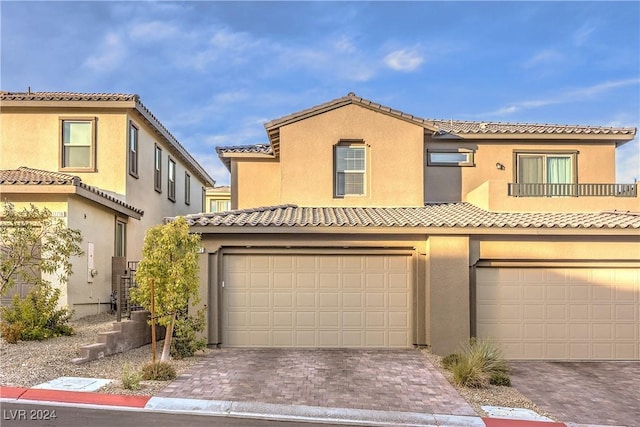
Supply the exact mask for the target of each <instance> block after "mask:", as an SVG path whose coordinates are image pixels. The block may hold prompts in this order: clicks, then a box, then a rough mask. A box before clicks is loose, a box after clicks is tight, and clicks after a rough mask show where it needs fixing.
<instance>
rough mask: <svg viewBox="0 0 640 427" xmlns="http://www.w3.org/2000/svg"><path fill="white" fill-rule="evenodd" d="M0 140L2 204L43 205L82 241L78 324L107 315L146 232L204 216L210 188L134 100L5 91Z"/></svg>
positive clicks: (72, 296) (75, 281)
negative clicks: (170, 219) (171, 219)
mask: <svg viewBox="0 0 640 427" xmlns="http://www.w3.org/2000/svg"><path fill="white" fill-rule="evenodd" d="M0 138H1V141H2V142H1V145H0V197H1V198H2V200H3V201H4V200H8V201H10V202H12V203H14V204H15V205H16V207H18V208H20V207H22V206H25V205H28V204H30V203H33V204H34V205H36V206H38V207H44V206H46V207H47V208H48V209H49V210H51V211H52V212H53V214H54V215H55V216H57V217H59V218H60V219H62V220H63V221H64V222H65V223H66V224H67V226H69V227H71V228H75V229H79V230H80V231H81V232H82V235H83V238H84V241H83V250H84V252H85V255H84V256H83V257H79V258H78V259H74V260H73V263H74V266H73V271H74V274H73V276H72V277H71V279H70V281H69V284H68V286H67V287H66V288H65V289H62V300H61V303H62V304H63V305H68V306H69V307H71V308H72V309H74V310H75V313H76V316H82V315H86V314H92V313H96V312H99V311H105V310H107V309H108V308H109V297H110V294H111V291H112V288H113V287H114V286H115V279H116V277H117V274H122V273H123V271H122V270H123V269H125V268H126V261H138V260H140V258H141V256H142V244H143V240H144V234H145V231H146V230H147V229H148V228H149V227H151V226H154V225H156V224H159V223H161V222H162V220H163V218H165V217H167V216H177V215H186V214H190V213H197V212H204V210H205V209H204V202H205V188H206V187H210V186H213V185H214V180H213V179H212V178H211V177H210V176H209V175H208V173H207V172H206V171H205V170H204V169H203V168H202V166H201V165H200V164H199V163H198V162H197V161H196V160H195V159H194V158H193V157H192V156H191V155H190V154H189V153H188V152H187V150H185V148H184V147H183V146H182V145H181V144H180V143H179V142H178V140H177V139H176V138H175V137H174V136H173V135H172V134H171V133H170V132H169V130H167V129H166V128H165V127H164V125H163V124H162V123H161V122H160V121H159V120H158V119H157V118H156V117H155V116H154V115H153V114H152V113H151V112H150V111H149V109H147V107H146V106H145V105H144V104H143V103H142V102H141V101H140V98H139V97H138V96H137V95H129V94H109V93H97V94H82V93H68V92H27V93H12V92H1V93H0ZM16 291H18V292H21V293H23V294H24V292H25V290H24V289H17V290H16Z"/></svg>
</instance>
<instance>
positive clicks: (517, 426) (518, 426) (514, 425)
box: [482, 418, 567, 427]
mask: <svg viewBox="0 0 640 427" xmlns="http://www.w3.org/2000/svg"><path fill="white" fill-rule="evenodd" d="M482 421H484V425H485V426H487V427H567V425H566V424H564V423H556V422H554V421H531V420H511V419H506V418H483V419H482Z"/></svg>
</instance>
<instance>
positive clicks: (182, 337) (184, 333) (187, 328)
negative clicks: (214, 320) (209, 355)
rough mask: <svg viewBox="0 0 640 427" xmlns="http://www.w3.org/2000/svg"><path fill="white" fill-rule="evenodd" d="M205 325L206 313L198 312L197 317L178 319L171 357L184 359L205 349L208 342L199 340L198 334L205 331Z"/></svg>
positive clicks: (181, 317) (185, 316) (172, 341)
mask: <svg viewBox="0 0 640 427" xmlns="http://www.w3.org/2000/svg"><path fill="white" fill-rule="evenodd" d="M204 325H205V320H204V311H200V312H198V314H196V315H195V316H189V315H184V316H180V317H178V318H177V319H176V324H175V328H174V335H175V337H174V338H173V340H171V357H173V358H174V359H184V358H185V357H191V356H193V355H194V354H196V352H197V351H198V350H202V349H203V348H205V347H206V346H207V342H206V341H205V340H204V339H198V333H200V332H202V331H204Z"/></svg>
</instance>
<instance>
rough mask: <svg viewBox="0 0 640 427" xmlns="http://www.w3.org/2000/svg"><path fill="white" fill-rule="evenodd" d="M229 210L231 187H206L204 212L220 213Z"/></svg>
mask: <svg viewBox="0 0 640 427" xmlns="http://www.w3.org/2000/svg"><path fill="white" fill-rule="evenodd" d="M229 209H231V187H230V186H228V185H223V186H220V187H208V188H207V191H206V204H205V211H204V212H222V211H228V210H229Z"/></svg>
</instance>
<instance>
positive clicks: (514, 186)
mask: <svg viewBox="0 0 640 427" xmlns="http://www.w3.org/2000/svg"><path fill="white" fill-rule="evenodd" d="M637 195H638V185H637V184H530V183H509V196H513V197H636V196H637Z"/></svg>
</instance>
